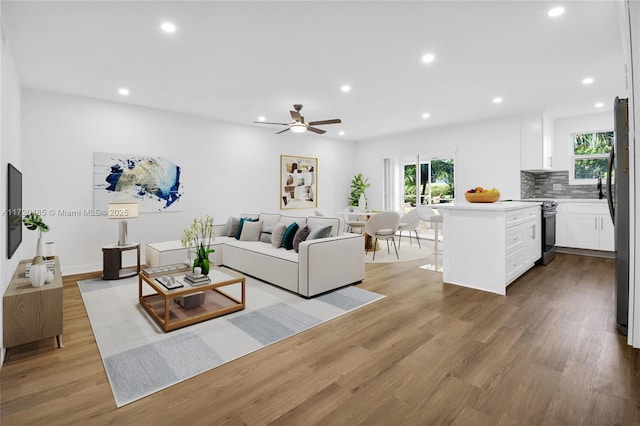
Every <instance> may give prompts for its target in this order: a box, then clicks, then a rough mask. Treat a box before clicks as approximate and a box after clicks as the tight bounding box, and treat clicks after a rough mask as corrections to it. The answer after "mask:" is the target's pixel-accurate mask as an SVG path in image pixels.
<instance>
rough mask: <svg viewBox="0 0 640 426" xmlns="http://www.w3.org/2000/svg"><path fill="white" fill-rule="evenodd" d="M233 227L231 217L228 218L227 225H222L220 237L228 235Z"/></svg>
mask: <svg viewBox="0 0 640 426" xmlns="http://www.w3.org/2000/svg"><path fill="white" fill-rule="evenodd" d="M232 225H233V216H229V219H227V223H225V224H224V228H222V233H220V236H221V237H226V236H228V235H229V231H231V226H232Z"/></svg>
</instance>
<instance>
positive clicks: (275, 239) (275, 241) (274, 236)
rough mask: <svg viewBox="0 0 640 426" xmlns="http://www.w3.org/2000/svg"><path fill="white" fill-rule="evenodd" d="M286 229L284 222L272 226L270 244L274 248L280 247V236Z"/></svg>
mask: <svg viewBox="0 0 640 426" xmlns="http://www.w3.org/2000/svg"><path fill="white" fill-rule="evenodd" d="M286 230H287V227H286V226H285V224H284V223H278V224H276V225H275V226H274V227H273V232H272V233H271V244H272V245H273V246H274V247H275V248H280V247H282V237H283V236H284V231H286Z"/></svg>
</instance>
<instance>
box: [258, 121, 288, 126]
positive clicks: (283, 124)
mask: <svg viewBox="0 0 640 426" xmlns="http://www.w3.org/2000/svg"><path fill="white" fill-rule="evenodd" d="M254 123H256V124H278V125H280V126H288V125H289V124H287V123H269V122H268V121H254Z"/></svg>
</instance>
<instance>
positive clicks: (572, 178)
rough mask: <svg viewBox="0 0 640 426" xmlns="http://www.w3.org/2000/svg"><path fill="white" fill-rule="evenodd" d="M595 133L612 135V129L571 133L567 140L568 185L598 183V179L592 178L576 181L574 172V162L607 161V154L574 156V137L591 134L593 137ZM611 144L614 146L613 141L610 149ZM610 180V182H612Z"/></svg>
mask: <svg viewBox="0 0 640 426" xmlns="http://www.w3.org/2000/svg"><path fill="white" fill-rule="evenodd" d="M596 133H614V130H613V129H604V130H589V131H582V132H573V133H571V137H570V138H569V163H570V165H569V185H596V184H597V183H598V179H597V178H593V179H576V178H575V172H576V170H575V169H576V161H577V160H597V159H602V158H605V159H607V161H608V160H609V154H610V153H609V152H608V153H606V154H586V155H585V154H583V155H576V154H575V148H574V146H575V140H576V136H577V135H587V134H592V135H595V134H596ZM614 138H615V134H614ZM613 144H615V141H613V142H612V145H611V146H612V147H613ZM614 179H615V176H614ZM614 179H612V182H613V180H614ZM603 184H604V178H603Z"/></svg>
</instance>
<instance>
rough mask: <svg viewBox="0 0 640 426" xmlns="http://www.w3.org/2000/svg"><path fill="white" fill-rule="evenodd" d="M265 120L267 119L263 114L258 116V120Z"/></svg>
mask: <svg viewBox="0 0 640 426" xmlns="http://www.w3.org/2000/svg"><path fill="white" fill-rule="evenodd" d="M264 120H266V118H265V117H264V116H262V115H261V116H260V117H258V121H264Z"/></svg>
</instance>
